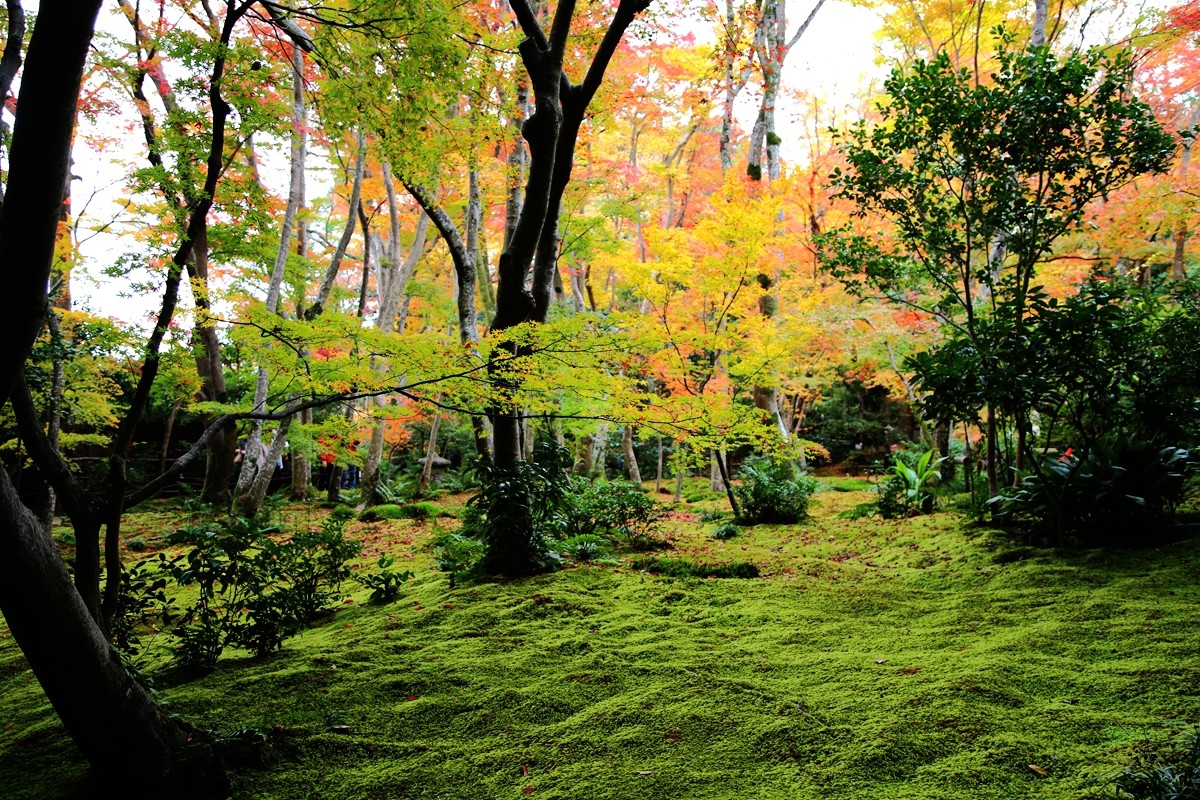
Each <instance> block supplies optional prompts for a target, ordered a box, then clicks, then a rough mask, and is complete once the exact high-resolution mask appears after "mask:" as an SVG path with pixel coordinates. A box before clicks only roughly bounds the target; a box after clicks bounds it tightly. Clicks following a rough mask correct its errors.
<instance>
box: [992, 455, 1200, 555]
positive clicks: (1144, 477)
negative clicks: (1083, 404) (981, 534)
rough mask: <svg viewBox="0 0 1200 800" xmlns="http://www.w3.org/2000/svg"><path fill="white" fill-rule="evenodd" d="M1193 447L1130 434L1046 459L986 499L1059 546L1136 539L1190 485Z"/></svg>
mask: <svg viewBox="0 0 1200 800" xmlns="http://www.w3.org/2000/svg"><path fill="white" fill-rule="evenodd" d="M1196 467H1197V462H1196V458H1195V455H1194V454H1193V453H1192V451H1189V450H1186V449H1184V448H1181V447H1158V446H1155V445H1153V444H1147V443H1144V442H1135V441H1132V440H1123V441H1118V442H1116V443H1114V444H1111V445H1108V446H1097V447H1094V448H1092V450H1090V451H1089V452H1088V453H1086V454H1084V455H1083V456H1076V455H1074V454H1073V453H1071V452H1069V451H1068V453H1067V454H1065V455H1062V456H1060V457H1058V458H1047V459H1046V460H1045V461H1044V462H1043V463H1042V465H1041V468H1040V469H1039V470H1038V471H1036V472H1033V473H1030V474H1027V475H1025V476H1023V477H1022V478H1021V480H1020V481H1019V482H1018V484H1017V485H1016V486H1013V487H1010V488H1008V489H1005V490H1004V491H1003V492H1001V494H1000V495H999V496H997V497H995V498H992V500H991V501H990V503H991V506H992V512H993V516H994V517H996V518H999V519H1001V520H1003V521H1005V522H1008V523H1010V524H1015V525H1017V526H1019V527H1021V528H1024V529H1025V530H1027V531H1029V532H1030V533H1032V534H1035V535H1037V536H1041V537H1043V538H1046V539H1049V540H1051V541H1053V542H1055V543H1058V544H1071V545H1078V546H1085V547H1087V546H1102V545H1112V544H1121V545H1135V544H1139V542H1138V541H1137V540H1136V539H1131V534H1141V535H1143V536H1144V535H1145V534H1147V533H1151V532H1153V531H1154V529H1155V528H1157V527H1158V526H1161V525H1162V524H1163V523H1165V522H1168V521H1170V519H1171V518H1172V517H1173V516H1174V514H1175V510H1176V509H1177V508H1178V507H1179V505H1180V504H1181V503H1182V502H1183V501H1184V500H1185V499H1186V497H1187V496H1188V494H1189V492H1190V491H1192V490H1193V489H1194V486H1195V484H1194V482H1192V481H1190V480H1189V478H1190V477H1191V476H1192V475H1193V474H1194V473H1195V472H1196Z"/></svg>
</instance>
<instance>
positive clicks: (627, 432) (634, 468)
mask: <svg viewBox="0 0 1200 800" xmlns="http://www.w3.org/2000/svg"><path fill="white" fill-rule="evenodd" d="M621 450H622V451H623V452H624V453H625V474H626V475H627V476H628V477H629V480H631V481H633V482H634V483H636V484H638V485H639V486H641V484H642V470H641V468H639V467H638V463H637V453H635V452H634V450H633V426H632V425H626V426H625V429H624V430H623V431H622V432H621Z"/></svg>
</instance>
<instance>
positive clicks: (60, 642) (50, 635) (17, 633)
mask: <svg viewBox="0 0 1200 800" xmlns="http://www.w3.org/2000/svg"><path fill="white" fill-rule="evenodd" d="M0 473H3V471H2V470H0ZM0 514H2V515H3V518H4V520H5V521H6V525H5V530H4V533H3V534H2V535H0V607H2V608H3V609H4V619H5V622H6V623H7V624H8V626H9V628H10V629H11V630H12V633H13V637H14V638H15V639H16V641H17V643H18V644H19V645H20V646H21V649H22V651H23V652H24V653H25V657H26V658H27V659H28V661H29V665H30V667H31V668H32V670H33V672H34V674H35V675H36V676H37V678H38V681H39V682H40V683H41V685H42V688H43V689H44V690H45V692H46V697H47V698H48V699H49V700H50V703H51V705H53V706H54V710H55V712H56V713H57V714H58V715H59V717H60V718H61V719H62V722H63V725H64V726H65V727H66V729H67V731H68V732H69V733H70V735H71V738H72V739H74V740H75V743H76V744H77V745H78V746H79V749H80V751H82V753H83V755H84V757H85V758H87V760H88V762H89V763H90V764H92V766H93V768H94V769H95V770H96V772H97V773H99V774H100V775H101V776H102V778H103V780H105V781H106V782H111V784H110V785H114V786H116V787H125V790H126V791H127V792H132V794H131V796H139V795H140V796H143V797H145V796H149V795H147V794H144V792H146V791H147V790H148V789H150V788H151V787H156V786H157V787H159V789H160V790H162V791H164V793H165V786H166V785H167V784H168V783H169V779H170V778H171V777H172V771H173V770H174V769H175V764H176V755H177V754H178V753H179V752H180V750H181V749H182V747H183V746H184V744H185V742H186V740H187V735H186V734H185V733H184V731H183V730H182V729H181V728H180V727H179V726H178V725H177V724H176V723H175V722H174V721H172V720H171V719H169V718H168V717H167V716H166V715H165V714H163V713H162V712H161V711H159V709H158V707H157V706H155V705H154V703H153V702H152V701H151V700H150V698H149V696H148V695H147V694H146V693H145V691H144V690H143V689H142V687H141V686H140V685H139V684H137V683H136V682H135V681H134V680H133V679H132V678H131V677H130V676H129V673H128V672H126V670H125V667H124V665H122V663H121V659H120V656H118V655H117V652H116V651H115V650H114V649H113V648H112V646H111V645H110V644H109V642H108V640H107V639H106V638H105V637H104V635H103V634H102V633H101V631H100V628H99V627H97V626H96V624H95V623H94V622H93V621H92V619H91V617H90V615H89V614H88V613H87V609H86V608H85V607H84V605H83V602H82V601H81V599H80V597H79V595H78V594H77V593H76V591H75V589H74V587H73V586H72V585H71V580H70V577H69V576H68V575H67V571H66V569H65V568H64V567H63V564H62V559H61V558H60V557H59V554H58V548H57V547H56V545H55V543H54V540H53V539H52V538H51V536H50V534H49V532H48V531H46V530H45V529H44V528H42V527H41V525H40V524H39V523H38V521H37V519H35V518H34V516H33V514H32V513H30V512H29V511H28V510H27V509H26V508H25V507H24V506H22V505H21V501H20V498H18V497H17V493H16V490H15V489H14V488H13V485H12V482H11V481H9V479H8V475H7V474H0ZM34 598H36V599H34ZM187 781H188V783H189V784H190V785H183V786H176V787H175V791H180V790H182V791H183V792H184V795H185V796H190V797H195V796H204V795H205V794H208V795H210V796H224V794H225V793H226V792H227V791H228V783H227V781H226V779H225V777H224V775H223V773H221V772H220V770H213V771H212V772H209V773H200V774H195V775H189V776H187ZM206 790H207V791H206ZM158 796H163V795H158Z"/></svg>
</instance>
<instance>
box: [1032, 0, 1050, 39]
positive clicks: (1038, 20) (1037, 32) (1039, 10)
mask: <svg viewBox="0 0 1200 800" xmlns="http://www.w3.org/2000/svg"><path fill="white" fill-rule="evenodd" d="M1049 6H1050V0H1033V31H1032V33H1030V35H1029V46H1030V47H1042V46H1044V45H1045V44H1046V17H1047V15H1048V14H1047V12H1048V11H1049Z"/></svg>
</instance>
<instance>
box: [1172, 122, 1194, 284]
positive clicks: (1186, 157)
mask: <svg viewBox="0 0 1200 800" xmlns="http://www.w3.org/2000/svg"><path fill="white" fill-rule="evenodd" d="M1197 125H1200V103H1198V104H1196V107H1195V108H1193V109H1192V119H1191V125H1190V126H1189V128H1190V130H1191V131H1192V134H1193V135H1192V136H1190V137H1188V138H1186V139H1184V140H1183V146H1182V148H1181V150H1182V152H1181V153H1180V155H1179V178H1180V180H1181V181H1183V180H1185V179H1186V178H1187V174H1188V171H1189V170H1190V168H1191V165H1192V147H1193V145H1195V143H1196V140H1195V138H1194V137H1195V134H1196V126H1197ZM1189 235H1190V233H1189V231H1188V217H1187V214H1180V216H1179V222H1178V224H1177V225H1176V226H1175V234H1174V238H1175V252H1174V253H1173V254H1172V255H1171V280H1174V281H1181V280H1183V279H1184V277H1185V276H1186V270H1185V267H1186V260H1185V256H1186V255H1187V242H1188V236H1189Z"/></svg>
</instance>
